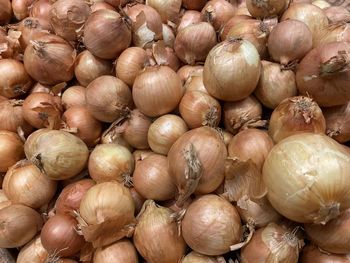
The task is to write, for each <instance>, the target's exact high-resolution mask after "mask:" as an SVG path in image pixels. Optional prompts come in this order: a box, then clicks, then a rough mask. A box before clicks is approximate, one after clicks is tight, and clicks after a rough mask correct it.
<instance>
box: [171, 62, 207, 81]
mask: <svg viewBox="0 0 350 263" xmlns="http://www.w3.org/2000/svg"><path fill="white" fill-rule="evenodd" d="M202 72H203V66H190V65H185V66H183V67H181V68H180V69H179V70H178V71H177V72H176V73H177V75H178V76H179V77H180V79H181V82H182V83H185V82H186V80H187V79H188V78H189V77H190V76H191V75H192V74H194V73H202Z"/></svg>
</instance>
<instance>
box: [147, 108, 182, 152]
mask: <svg viewBox="0 0 350 263" xmlns="http://www.w3.org/2000/svg"><path fill="white" fill-rule="evenodd" d="M187 130H188V128H187V125H186V123H185V122H184V120H183V119H181V118H180V117H179V116H176V115H172V114H166V115H163V116H161V117H159V118H158V119H156V120H155V121H154V122H153V123H152V124H151V126H150V127H149V130H148V143H149V146H150V147H151V149H152V150H153V151H154V152H155V153H159V154H164V155H167V154H168V152H169V150H170V148H171V146H172V145H173V144H174V143H175V141H176V140H177V139H178V138H179V137H180V136H181V135H183V134H184V133H185V132H187Z"/></svg>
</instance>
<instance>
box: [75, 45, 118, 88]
mask: <svg viewBox="0 0 350 263" xmlns="http://www.w3.org/2000/svg"><path fill="white" fill-rule="evenodd" d="M74 73H75V77H76V78H77V80H78V81H79V83H80V84H81V85H82V86H84V87H86V86H88V85H89V84H90V83H91V82H92V81H93V80H94V79H96V78H98V77H100V76H102V75H111V73H112V64H111V63H110V62H109V61H107V60H104V59H100V58H98V57H96V56H94V55H93V54H92V53H91V52H90V51H89V50H84V51H83V52H81V53H80V54H79V55H78V56H77V58H76V60H75V67H74Z"/></svg>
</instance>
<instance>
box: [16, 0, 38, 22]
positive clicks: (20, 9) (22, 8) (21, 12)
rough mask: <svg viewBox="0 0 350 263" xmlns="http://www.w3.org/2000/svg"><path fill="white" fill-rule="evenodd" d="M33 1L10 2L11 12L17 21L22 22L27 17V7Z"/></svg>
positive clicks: (19, 0) (17, 0)
mask: <svg viewBox="0 0 350 263" xmlns="http://www.w3.org/2000/svg"><path fill="white" fill-rule="evenodd" d="M34 1H35V0H12V1H11V4H12V11H13V14H14V15H15V17H16V19H17V20H22V19H24V18H26V17H27V16H28V15H29V7H30V6H31V5H32V4H33V3H34Z"/></svg>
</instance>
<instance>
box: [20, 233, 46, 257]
mask: <svg viewBox="0 0 350 263" xmlns="http://www.w3.org/2000/svg"><path fill="white" fill-rule="evenodd" d="M48 256H49V253H48V252H47V251H46V249H45V248H44V247H43V245H42V244H41V239H40V236H37V237H35V238H34V239H32V241H30V242H29V243H28V244H26V245H25V246H24V247H23V248H21V250H20V251H19V254H18V257H17V261H16V263H26V262H28V261H29V262H32V263H43V262H45V261H46V260H47V258H48Z"/></svg>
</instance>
